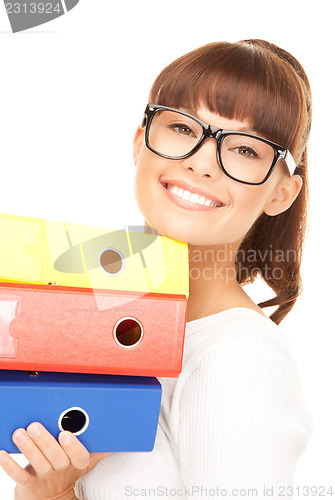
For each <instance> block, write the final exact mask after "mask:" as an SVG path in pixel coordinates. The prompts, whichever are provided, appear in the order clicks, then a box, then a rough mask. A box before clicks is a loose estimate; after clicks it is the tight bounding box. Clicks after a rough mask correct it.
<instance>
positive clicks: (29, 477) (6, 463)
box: [0, 422, 107, 500]
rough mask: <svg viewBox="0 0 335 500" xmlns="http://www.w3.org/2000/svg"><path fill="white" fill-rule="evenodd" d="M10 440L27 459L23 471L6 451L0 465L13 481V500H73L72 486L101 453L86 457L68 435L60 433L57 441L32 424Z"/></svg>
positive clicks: (81, 446) (18, 431)
mask: <svg viewBox="0 0 335 500" xmlns="http://www.w3.org/2000/svg"><path fill="white" fill-rule="evenodd" d="M13 441H14V443H15V444H16V446H17V447H18V448H19V450H20V451H21V452H22V453H23V454H24V455H25V457H26V458H27V459H28V460H29V462H30V463H29V465H28V466H27V467H26V468H25V469H23V468H22V467H20V466H19V465H18V464H17V463H16V462H15V460H13V459H12V458H11V457H10V456H9V455H8V454H7V453H6V452H4V451H1V452H0V464H1V466H2V468H3V469H4V471H5V472H6V473H7V474H8V475H9V476H10V477H11V478H12V479H13V480H14V481H15V482H16V489H15V500H56V499H57V500H74V499H76V496H75V494H74V485H75V482H76V480H77V479H79V477H81V476H83V475H84V474H86V473H87V472H88V471H89V470H91V469H92V468H93V467H94V466H95V465H96V464H97V463H98V461H99V460H101V459H102V458H104V457H105V456H106V455H107V454H105V453H94V454H91V455H90V454H89V453H88V451H87V450H86V448H85V447H84V446H83V445H82V444H81V443H80V441H79V440H78V439H77V438H76V437H75V436H73V435H72V434H71V433H70V432H67V431H66V432H61V433H60V435H59V442H57V441H56V440H55V439H54V438H53V437H52V436H51V434H49V433H48V432H47V431H46V429H45V428H44V427H43V426H42V425H41V424H39V423H37V422H35V423H33V424H31V425H29V427H28V428H27V430H25V429H18V430H16V431H15V432H14V434H13Z"/></svg>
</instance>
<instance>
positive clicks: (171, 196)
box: [160, 179, 226, 211]
mask: <svg viewBox="0 0 335 500" xmlns="http://www.w3.org/2000/svg"><path fill="white" fill-rule="evenodd" d="M160 183H161V186H162V188H163V189H164V192H165V193H166V195H167V196H168V198H169V199H170V200H172V201H173V202H174V203H176V204H177V205H179V206H181V207H183V208H187V209H189V210H197V211H209V210H217V209H219V208H224V207H225V206H226V204H225V203H224V202H223V201H221V200H219V199H218V198H217V197H216V196H213V195H212V194H211V193H209V192H208V191H205V190H204V189H201V188H198V187H196V186H191V185H190V184H188V183H187V182H184V181H180V180H174V179H166V180H160ZM166 184H172V185H173V186H177V187H179V188H181V189H184V190H186V191H190V192H191V193H194V194H197V195H199V196H205V198H208V199H210V200H213V201H215V202H217V203H222V205H221V206H218V207H213V206H209V207H206V206H205V205H200V204H196V203H191V202H190V201H187V200H184V199H182V198H179V196H176V195H175V194H173V193H171V192H170V191H168V190H167V189H166V187H165V185H166Z"/></svg>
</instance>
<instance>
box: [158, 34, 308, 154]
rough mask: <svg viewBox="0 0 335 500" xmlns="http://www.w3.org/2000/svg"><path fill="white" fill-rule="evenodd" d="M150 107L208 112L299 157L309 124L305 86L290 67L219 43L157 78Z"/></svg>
mask: <svg viewBox="0 0 335 500" xmlns="http://www.w3.org/2000/svg"><path fill="white" fill-rule="evenodd" d="M264 56H265V57H264ZM150 102H152V103H153V104H162V105H165V106H170V107H175V108H189V109H191V110H194V111H196V110H197V108H199V107H200V106H205V107H206V108H207V109H208V110H209V111H211V112H214V113H218V114H219V115H221V116H223V117H226V118H228V119H237V120H240V121H246V122H247V123H248V124H249V125H250V127H251V128H252V129H253V130H254V131H255V132H256V133H257V134H259V135H260V136H262V137H265V138H267V139H269V140H271V141H274V142H276V143H278V144H280V145H282V146H283V147H286V148H289V149H290V150H291V152H292V153H293V154H294V153H296V152H297V151H298V154H300V151H299V150H300V149H301V148H300V147H299V143H300V142H301V141H300V140H299V139H301V137H299V136H301V131H302V130H303V129H305V128H306V120H307V113H306V111H305V107H306V105H305V102H306V99H305V96H304V93H303V89H302V86H301V85H299V83H298V82H297V78H296V75H295V74H294V70H293V68H292V67H291V66H290V64H288V63H287V62H286V61H284V60H283V59H280V58H279V57H278V56H277V55H275V54H273V53H271V51H270V50H267V49H266V48H265V47H263V46H254V45H251V44H249V43H247V42H237V43H234V44H230V43H227V42H220V43H213V44H208V45H205V46H203V47H200V48H199V49H196V50H195V51H192V52H189V53H188V54H186V55H185V56H182V57H181V58H179V59H177V60H176V61H174V62H173V63H171V64H170V65H169V66H167V67H166V68H165V69H164V70H163V71H162V72H161V73H160V74H159V75H158V77H157V79H156V81H155V82H154V84H153V87H152V89H151V92H150ZM298 138H299V139H298ZM297 139H298V140H297ZM297 159H298V158H297Z"/></svg>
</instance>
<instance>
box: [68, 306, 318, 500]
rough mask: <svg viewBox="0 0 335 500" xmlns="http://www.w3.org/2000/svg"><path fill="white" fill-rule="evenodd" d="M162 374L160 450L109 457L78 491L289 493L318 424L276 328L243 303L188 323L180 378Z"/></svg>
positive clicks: (111, 496) (98, 499) (120, 495)
mask: <svg viewBox="0 0 335 500" xmlns="http://www.w3.org/2000/svg"><path fill="white" fill-rule="evenodd" d="M159 381H160V382H161V384H162V390H163V392H162V404H161V412H160V417H159V425H158V430H157V436H156V441H155V447H154V450H153V451H152V452H146V453H138V452H136V453H114V454H112V455H110V456H108V457H107V458H106V459H104V460H103V461H101V462H100V463H99V464H98V465H97V466H96V467H95V468H94V469H93V470H92V471H91V472H89V473H88V474H87V475H86V476H84V477H83V478H82V479H81V480H79V481H78V483H77V490H76V494H77V496H78V498H80V499H81V500H118V499H127V498H155V497H156V498H157V497H158V498H165V499H167V498H173V499H178V500H181V499H191V498H213V497H214V498H224V497H228V496H231V497H232V496H233V497H235V498H241V497H246V498H249V497H250V498H267V499H268V498H269V496H270V497H271V498H272V500H273V499H276V498H278V499H280V500H283V498H288V499H290V500H292V491H290V489H289V486H290V485H291V486H292V485H293V476H294V471H295V469H296V465H297V459H298V457H299V455H300V454H301V453H302V452H303V451H304V449H305V448H306V446H307V443H308V441H309V438H310V436H311V434H312V428H313V422H312V419H311V416H310V413H309V411H308V409H307V408H306V407H305V405H304V402H303V400H302V397H301V393H300V385H299V376H298V372H297V367H296V363H295V360H294V356H293V354H292V346H291V343H290V342H289V340H288V338H287V337H286V336H285V334H284V333H283V332H282V330H281V329H280V328H279V327H278V326H277V325H275V324H274V323H273V322H272V321H271V320H270V319H267V318H264V317H263V316H261V315H260V314H258V313H257V312H256V311H253V310H251V309H246V308H234V309H230V310H227V311H223V312H220V313H218V314H214V315H212V316H208V317H205V318H201V319H198V320H195V321H191V322H189V323H187V326H186V337H185V348H184V358H183V369H182V373H181V375H180V376H179V378H159ZM134 425H136V422H134ZM264 487H265V488H266V489H267V495H264ZM248 489H249V490H250V491H248ZM251 489H252V490H253V491H251ZM233 490H234V491H233ZM271 492H272V494H271ZM256 494H257V495H256Z"/></svg>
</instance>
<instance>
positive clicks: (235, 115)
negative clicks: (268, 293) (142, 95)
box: [149, 40, 311, 323]
mask: <svg viewBox="0 0 335 500" xmlns="http://www.w3.org/2000/svg"><path fill="white" fill-rule="evenodd" d="M149 102H151V103H154V104H159V105H163V106H171V107H174V108H178V109H180V108H183V109H184V110H197V109H198V108H199V107H201V106H203V107H205V108H206V109H207V110H208V111H210V112H211V113H215V114H218V115H219V116H220V117H224V118H225V119H226V120H224V122H222V123H224V124H226V128H229V124H230V125H231V128H235V130H241V129H244V130H245V129H247V130H249V131H251V132H253V133H257V134H258V135H260V136H261V137H262V138H265V139H267V140H268V141H274V143H275V144H276V145H279V144H280V145H282V146H279V150H282V151H288V154H287V156H286V158H285V161H286V165H287V167H288V168H289V170H290V173H291V174H293V171H294V173H295V174H296V175H299V177H300V178H301V179H302V181H303V182H302V183H301V190H300V192H299V196H298V197H297V199H296V200H295V202H294V203H292V204H291V206H289V207H287V210H285V211H281V213H274V212H273V211H271V210H270V211H269V212H268V213H267V211H266V210H264V211H262V212H261V213H260V214H259V217H257V218H256V219H255V221H253V224H252V225H251V227H250V228H248V229H249V230H248V231H246V233H245V235H244V239H243V241H242V242H241V246H240V247H239V248H240V249H242V250H246V249H248V248H253V249H255V250H256V251H257V250H260V251H261V252H262V253H263V254H264V253H265V252H266V250H267V249H268V248H269V245H270V244H271V245H272V248H273V249H278V250H281V251H284V252H286V251H289V250H292V249H294V251H295V255H296V259H294V260H292V259H290V260H288V261H285V262H283V263H282V264H281V266H280V268H281V271H282V273H283V281H282V282H279V281H278V280H276V279H274V278H273V277H272V276H271V273H268V272H266V270H268V269H271V268H274V267H275V268H277V267H278V263H276V262H273V261H271V260H268V259H266V261H265V262H262V261H261V260H258V262H257V265H255V263H253V265H250V263H248V262H243V261H241V260H239V259H240V258H241V255H243V253H240V254H239V256H238V257H237V259H238V262H237V265H238V266H239V267H243V269H244V273H243V276H242V275H241V276H238V281H239V282H240V283H241V284H244V283H251V282H252V281H254V280H255V279H256V277H257V275H259V274H260V275H261V276H262V277H263V279H264V280H265V281H266V283H267V284H268V285H269V286H270V287H271V288H272V289H273V290H274V292H275V294H276V296H275V297H274V298H273V299H271V300H269V301H266V302H264V303H262V304H260V305H261V307H267V306H276V305H278V306H279V307H278V308H277V310H276V311H275V312H274V313H273V314H272V316H271V318H272V319H273V320H274V321H275V322H276V323H280V321H281V320H282V319H283V318H284V317H285V316H286V314H287V313H288V312H289V311H290V309H291V308H292V307H293V305H294V303H295V302H296V299H297V297H298V295H299V294H300V292H301V288H302V285H301V278H300V264H301V257H302V248H303V244H304V239H305V232H306V226H307V210H308V178H307V149H306V147H307V146H306V145H307V141H308V138H309V134H310V127H311V92H310V87H309V82H308V78H307V76H306V74H305V72H304V70H303V68H302V66H301V65H300V63H299V62H298V61H297V60H296V59H295V58H294V57H293V56H292V55H291V54H289V53H288V52H286V51H285V50H283V49H281V48H279V47H277V46H275V45H273V44H271V43H269V42H266V41H264V40H245V41H243V42H238V43H232V44H231V43H224V42H220V43H212V44H209V45H205V46H203V47H201V48H199V49H197V50H195V51H192V52H190V53H188V54H186V55H185V56H182V57H181V58H179V59H177V60H176V61H174V62H172V63H171V64H170V65H169V66H167V67H166V68H165V69H164V70H163V71H162V72H161V73H160V74H159V75H158V77H157V79H156V80H155V82H154V84H153V86H152V89H151V92H150V96H149ZM227 119H228V121H227ZM234 121H235V123H234ZM236 121H240V123H239V124H237V123H236ZM210 123H212V122H210ZM200 125H201V124H200ZM198 128H199V127H198ZM197 134H201V132H200V129H199V130H198V132H197ZM229 137H230V136H228V138H229ZM244 139H245V138H244ZM229 140H230V139H229ZM198 142H200V141H198ZM242 144H243V146H244V147H245V144H244V143H242ZM247 147H249V148H250V143H247ZM223 149H224V151H223V153H221V157H222V165H223V168H225V169H226V173H228V175H229V174H231V173H233V174H234V175H237V176H238V177H239V176H241V178H244V179H245V180H250V179H252V180H253V181H254V180H255V179H256V180H258V179H260V178H261V177H262V175H263V173H262V172H260V173H258V174H257V175H258V176H259V177H257V175H256V177H254V176H255V174H254V173H250V169H249V167H248V169H247V171H248V173H247V174H246V173H245V170H244V168H243V166H242V160H241V161H239V162H238V167H239V170H238V172H239V173H237V174H236V173H235V172H237V168H238V167H236V170H235V169H234V170H233V171H230V170H229V166H227V155H228V152H227V151H230V148H229V147H225V144H224V146H223ZM244 151H246V150H244ZM268 151H270V150H268ZM175 154H176V153H175ZM229 154H231V152H229ZM271 154H272V153H271ZM291 154H292V156H293V158H294V160H293V159H292V156H291ZM249 155H250V150H249ZM239 157H241V154H240V155H239ZM247 158H248V160H246V161H248V164H249V160H250V162H251V157H250V156H247ZM252 158H253V159H254V157H252ZM276 159H277V158H276ZM243 161H244V160H243ZM266 164H267V165H268V162H267V163H266ZM228 165H230V163H229V160H228ZM233 165H235V163H233ZM236 165H237V163H236ZM274 166H275V165H274ZM221 168H222V166H221ZM269 170H270V172H269V174H270V175H271V173H272V172H271V169H270V168H269ZM260 171H261V168H260ZM252 172H254V171H252ZM234 175H233V177H234ZM258 194H259V192H257V195H258ZM209 198H210V197H209ZM273 215H276V217H273Z"/></svg>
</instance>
